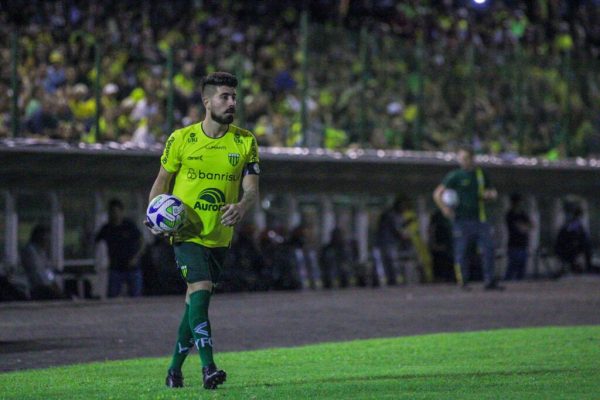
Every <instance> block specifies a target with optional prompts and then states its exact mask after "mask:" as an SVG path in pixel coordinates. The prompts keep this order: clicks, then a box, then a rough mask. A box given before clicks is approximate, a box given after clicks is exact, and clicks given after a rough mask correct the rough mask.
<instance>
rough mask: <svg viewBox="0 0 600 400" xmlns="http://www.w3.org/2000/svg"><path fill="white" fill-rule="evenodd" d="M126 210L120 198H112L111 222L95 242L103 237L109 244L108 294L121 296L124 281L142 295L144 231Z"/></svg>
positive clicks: (133, 293)
mask: <svg viewBox="0 0 600 400" xmlns="http://www.w3.org/2000/svg"><path fill="white" fill-rule="evenodd" d="M124 211H125V207H124V206H123V203H122V202H121V200H119V199H112V200H111V201H110V202H109V203H108V222H107V223H106V224H105V225H104V226H103V227H102V228H101V229H100V232H98V235H96V242H99V241H100V240H104V241H105V242H106V245H107V247H108V257H109V260H110V263H109V274H108V297H116V296H118V295H119V294H120V293H121V287H122V286H123V284H124V283H125V284H127V293H128V295H129V296H132V297H137V296H141V295H142V270H141V267H140V258H141V256H142V253H143V250H144V245H143V239H142V234H141V232H140V230H139V229H138V228H137V226H136V225H135V224H134V223H133V221H131V220H130V219H128V218H125V216H124Z"/></svg>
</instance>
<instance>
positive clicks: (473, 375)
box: [228, 368, 585, 387]
mask: <svg viewBox="0 0 600 400" xmlns="http://www.w3.org/2000/svg"><path fill="white" fill-rule="evenodd" d="M582 371H585V370H584V369H579V368H560V369H559V368H556V369H551V368H548V369H538V370H529V371H485V372H483V371H482V372H462V373H459V372H449V373H445V374H385V375H375V376H348V377H339V378H338V377H329V378H321V379H310V380H305V381H304V380H302V381H290V382H276V383H254V384H244V385H239V387H241V386H243V387H276V386H289V385H307V384H315V383H350V382H369V381H373V382H377V381H389V380H409V379H410V380H418V379H439V378H449V379H457V380H458V379H464V378H478V377H480V378H483V377H489V376H515V375H520V376H536V375H545V374H563V373H569V372H582ZM228 386H229V385H228ZM230 387H235V385H231V386H230Z"/></svg>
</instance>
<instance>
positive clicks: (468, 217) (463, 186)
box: [433, 147, 503, 290]
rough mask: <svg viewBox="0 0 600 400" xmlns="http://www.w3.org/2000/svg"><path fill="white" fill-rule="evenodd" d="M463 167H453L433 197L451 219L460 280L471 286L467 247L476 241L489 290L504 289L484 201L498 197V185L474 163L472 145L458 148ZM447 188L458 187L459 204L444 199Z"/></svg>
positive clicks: (455, 263)
mask: <svg viewBox="0 0 600 400" xmlns="http://www.w3.org/2000/svg"><path fill="white" fill-rule="evenodd" d="M457 158H458V163H459V164H460V168H458V169H455V170H453V171H450V172H449V173H448V174H447V175H446V177H445V178H444V180H443V181H442V183H441V184H439V185H438V186H437V187H436V189H435V191H434V194H433V199H434V200H435V203H436V204H437V206H438V207H439V208H440V209H441V210H442V212H443V213H444V215H445V216H446V217H447V218H449V219H451V220H452V233H453V237H454V265H455V269H456V271H455V272H456V275H457V280H458V282H459V284H460V285H461V286H462V287H463V288H464V289H468V288H469V287H468V283H469V267H468V263H467V249H468V247H469V244H471V243H472V242H473V241H477V244H478V246H479V247H480V248H481V250H482V251H483V272H484V280H485V286H484V288H485V289H486V290H502V289H503V287H502V286H499V285H498V282H497V281H496V276H495V271H494V238H493V236H492V226H491V225H490V224H489V222H488V215H487V209H486V207H485V202H487V201H492V200H495V199H496V197H497V196H498V193H497V192H496V189H494V188H493V187H492V186H491V183H490V180H489V178H488V177H487V175H486V174H485V173H484V172H483V169H481V168H480V167H478V166H476V165H475V159H474V152H473V150H472V149H471V148H470V147H462V148H460V149H459V151H458V154H457ZM446 189H451V190H454V191H456V193H457V195H458V204H457V205H456V207H455V208H452V207H450V206H449V205H448V204H446V203H445V202H444V200H443V198H442V197H443V194H444V191H445V190H446Z"/></svg>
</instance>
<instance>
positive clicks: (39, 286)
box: [21, 225, 65, 300]
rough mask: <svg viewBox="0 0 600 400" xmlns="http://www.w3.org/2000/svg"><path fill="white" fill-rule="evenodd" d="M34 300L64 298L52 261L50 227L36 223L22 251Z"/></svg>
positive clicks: (22, 260)
mask: <svg viewBox="0 0 600 400" xmlns="http://www.w3.org/2000/svg"><path fill="white" fill-rule="evenodd" d="M21 262H22V263H23V269H24V270H25V273H26V274H27V278H28V280H29V286H30V295H31V299H32V300H54V299H64V298H65V295H64V294H63V292H62V289H61V288H60V285H59V283H58V279H57V277H56V272H55V270H54V268H53V267H52V265H51V263H50V228H48V227H47V226H46V225H36V226H35V227H34V228H33V231H32V232H31V236H30V238H29V242H28V243H27V245H26V246H25V248H24V249H23V250H22V252H21Z"/></svg>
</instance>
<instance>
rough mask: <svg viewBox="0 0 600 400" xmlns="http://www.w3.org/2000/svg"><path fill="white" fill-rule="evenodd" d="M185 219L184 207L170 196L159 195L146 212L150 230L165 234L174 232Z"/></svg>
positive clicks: (175, 198)
mask: <svg viewBox="0 0 600 400" xmlns="http://www.w3.org/2000/svg"><path fill="white" fill-rule="evenodd" d="M185 219H186V212H185V206H184V204H183V202H182V201H181V200H179V199H178V198H177V197H175V196H173V195H172V194H159V195H158V196H156V197H155V198H153V199H152V201H151V202H150V205H148V209H147V210H146V220H147V221H148V224H149V225H150V228H151V229H154V230H158V231H160V232H165V233H173V232H176V231H177V230H178V229H179V228H181V226H182V225H183V223H184V222H185Z"/></svg>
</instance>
